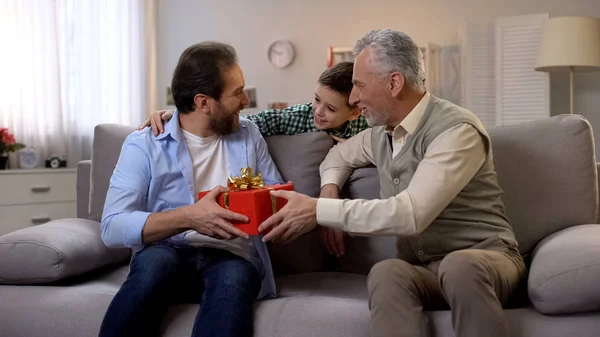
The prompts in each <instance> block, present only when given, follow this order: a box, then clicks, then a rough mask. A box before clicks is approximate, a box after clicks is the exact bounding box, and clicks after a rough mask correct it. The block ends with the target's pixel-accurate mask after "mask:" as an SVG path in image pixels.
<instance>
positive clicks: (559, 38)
mask: <svg viewBox="0 0 600 337" xmlns="http://www.w3.org/2000/svg"><path fill="white" fill-rule="evenodd" d="M569 67H573V71H592V70H600V19H598V18H592V17H577V16H565V17H555V18H550V19H548V20H546V22H545V23H544V27H543V31H542V40H541V43H540V46H539V49H538V59H537V66H536V68H535V70H539V71H555V70H561V69H569Z"/></svg>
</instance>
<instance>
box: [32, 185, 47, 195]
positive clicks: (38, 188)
mask: <svg viewBox="0 0 600 337" xmlns="http://www.w3.org/2000/svg"><path fill="white" fill-rule="evenodd" d="M48 191H50V186H33V187H32V188H31V192H33V193H42V192H48Z"/></svg>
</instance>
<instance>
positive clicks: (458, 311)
mask: <svg viewBox="0 0 600 337" xmlns="http://www.w3.org/2000/svg"><path fill="white" fill-rule="evenodd" d="M525 273H526V270H525V265H524V263H523V259H522V257H521V255H520V254H519V252H518V251H517V250H516V249H515V248H509V247H503V248H500V249H498V250H480V249H466V250H458V251H454V252H452V253H450V254H448V255H446V256H445V257H444V259H442V260H439V261H435V262H431V263H429V264H427V265H425V266H416V265H412V264H410V263H408V262H405V261H403V260H400V259H390V260H385V261H381V262H379V263H377V264H376V265H375V266H373V268H372V269H371V272H370V273H369V278H368V282H367V284H368V290H369V308H370V310H371V332H372V336H373V337H391V336H394V337H401V336H402V337H404V336H406V337H409V336H410V337H413V336H414V337H417V336H419V337H420V336H431V335H432V334H431V332H430V326H429V322H428V319H427V316H426V315H425V314H424V313H423V310H440V309H447V308H448V306H450V309H451V310H452V325H453V327H454V331H455V332H456V336H457V337H483V336H486V337H508V336H509V332H508V327H507V324H506V321H505V319H504V315H503V312H502V306H503V305H505V304H506V302H507V301H508V298H509V297H510V295H511V293H512V292H513V291H514V290H515V289H516V288H517V286H518V285H519V283H520V281H521V279H522V278H523V277H524V276H525Z"/></svg>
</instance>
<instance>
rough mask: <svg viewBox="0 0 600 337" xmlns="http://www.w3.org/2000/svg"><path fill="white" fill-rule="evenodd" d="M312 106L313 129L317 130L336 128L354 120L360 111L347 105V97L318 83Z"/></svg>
mask: <svg viewBox="0 0 600 337" xmlns="http://www.w3.org/2000/svg"><path fill="white" fill-rule="evenodd" d="M312 106H313V110H314V111H315V127H316V128H317V129H319V130H326V129H335V128H338V127H340V126H342V125H343V124H344V123H346V121H353V120H355V119H356V118H358V116H359V114H360V109H358V108H356V107H355V108H352V107H350V106H349V105H348V96H345V95H342V94H340V93H339V92H336V91H333V90H331V88H329V87H327V86H324V85H322V84H320V83H318V84H317V89H316V90H315V98H314V100H313V103H312Z"/></svg>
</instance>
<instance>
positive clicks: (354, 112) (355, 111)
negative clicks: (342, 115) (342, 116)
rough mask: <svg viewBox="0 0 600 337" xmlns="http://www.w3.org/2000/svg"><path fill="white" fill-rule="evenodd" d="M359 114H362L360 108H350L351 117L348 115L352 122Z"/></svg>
mask: <svg viewBox="0 0 600 337" xmlns="http://www.w3.org/2000/svg"><path fill="white" fill-rule="evenodd" d="M358 116H360V108H359V107H355V108H352V110H350V117H348V120H349V121H351V122H352V121H353V120H356V119H357V118H358Z"/></svg>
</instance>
